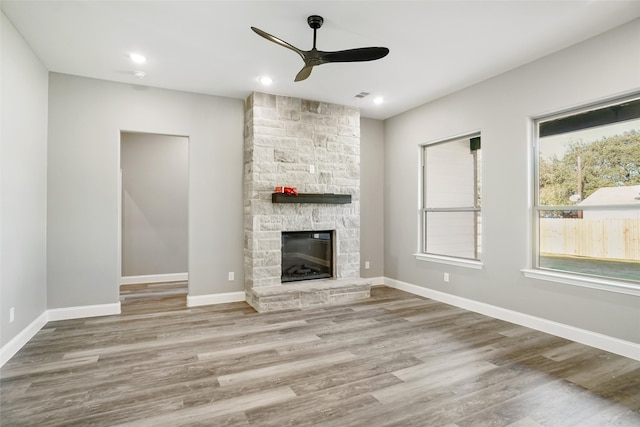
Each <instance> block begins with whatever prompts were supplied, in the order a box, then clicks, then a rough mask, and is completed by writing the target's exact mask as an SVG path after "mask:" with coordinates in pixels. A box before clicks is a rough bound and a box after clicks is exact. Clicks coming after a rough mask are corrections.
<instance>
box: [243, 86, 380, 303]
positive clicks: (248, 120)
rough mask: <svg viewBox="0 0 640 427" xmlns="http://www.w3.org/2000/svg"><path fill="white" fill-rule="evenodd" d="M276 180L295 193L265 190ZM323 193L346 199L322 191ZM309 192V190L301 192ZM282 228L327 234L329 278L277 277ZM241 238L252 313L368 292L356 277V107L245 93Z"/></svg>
mask: <svg viewBox="0 0 640 427" xmlns="http://www.w3.org/2000/svg"><path fill="white" fill-rule="evenodd" d="M277 186H287V187H296V188H297V190H298V192H299V193H300V197H298V198H296V197H297V196H295V195H289V196H285V195H282V197H285V199H282V198H280V199H278V200H280V201H282V202H281V203H278V202H277V201H278V200H276V198H275V197H272V193H274V189H275V187H277ZM329 194H335V195H342V196H343V197H349V198H350V200H349V202H345V201H337V202H336V201H335V200H333V199H335V198H332V197H324V198H323V197H322V196H327V195H329ZM309 195H311V196H314V197H310V198H309V197H304V196H309ZM316 195H317V196H319V197H315V196H316ZM283 232H285V233H286V232H313V233H314V234H318V235H319V233H331V235H332V238H333V243H332V255H331V256H332V264H333V266H332V273H331V277H330V278H326V279H316V278H312V279H313V280H295V281H284V283H283V268H282V238H283V237H282V236H283V234H282V233H283ZM312 236H313V234H312ZM244 239H245V242H244V251H245V258H244V259H245V292H246V296H247V302H248V303H249V304H250V305H251V306H253V307H254V308H255V309H256V310H257V311H259V312H263V311H271V310H281V309H290V308H304V307H311V306H317V305H323V304H329V303H338V302H348V301H354V300H358V299H363V298H368V297H369V292H370V287H371V283H370V281H368V280H364V279H361V278H360V113H359V111H358V110H357V109H355V108H351V107H346V106H342V105H335V104H328V103H323V102H317V101H308V100H303V99H298V98H290V97H284V96H277V95H269V94H263V93H254V94H252V95H250V96H249V98H248V99H247V102H246V104H245V147H244ZM315 243H318V242H315ZM300 269H301V270H303V271H304V270H307V269H306V268H304V267H301V268H300Z"/></svg>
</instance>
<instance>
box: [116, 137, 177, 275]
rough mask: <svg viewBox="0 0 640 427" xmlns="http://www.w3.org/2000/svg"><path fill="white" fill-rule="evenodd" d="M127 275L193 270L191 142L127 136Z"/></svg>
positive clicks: (123, 153) (123, 157)
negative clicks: (191, 263) (189, 250)
mask: <svg viewBox="0 0 640 427" xmlns="http://www.w3.org/2000/svg"><path fill="white" fill-rule="evenodd" d="M120 168H121V169H122V275H123V276H144V275H156V274H169V273H186V272H187V271H188V269H189V266H188V262H189V260H188V257H187V254H188V252H187V246H188V244H189V239H188V228H187V227H188V212H189V210H188V205H187V204H188V203H189V197H188V191H189V138H187V137H184V136H170V135H157V134H149V133H130V132H122V136H121V139H120Z"/></svg>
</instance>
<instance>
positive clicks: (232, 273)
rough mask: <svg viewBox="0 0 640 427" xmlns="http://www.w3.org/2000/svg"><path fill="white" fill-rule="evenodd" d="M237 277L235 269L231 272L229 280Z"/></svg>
mask: <svg viewBox="0 0 640 427" xmlns="http://www.w3.org/2000/svg"><path fill="white" fill-rule="evenodd" d="M235 278H236V274H235V273H234V272H233V271H230V272H229V281H230V282H232V281H234V280H235Z"/></svg>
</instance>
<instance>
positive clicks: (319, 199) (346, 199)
mask: <svg viewBox="0 0 640 427" xmlns="http://www.w3.org/2000/svg"><path fill="white" fill-rule="evenodd" d="M271 201H272V202H273V203H328V204H346V203H351V194H333V193H299V194H298V195H297V196H295V195H293V194H292V195H290V196H289V195H286V194H283V193H273V194H271Z"/></svg>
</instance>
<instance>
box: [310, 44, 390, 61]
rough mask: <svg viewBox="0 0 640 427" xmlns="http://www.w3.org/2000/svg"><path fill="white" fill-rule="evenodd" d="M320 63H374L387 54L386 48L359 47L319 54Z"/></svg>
mask: <svg viewBox="0 0 640 427" xmlns="http://www.w3.org/2000/svg"><path fill="white" fill-rule="evenodd" d="M319 53H320V57H321V59H322V62H360V61H374V60H376V59H380V58H384V57H385V56H387V54H389V49H387V48H386V47H361V48H359V49H347V50H339V51H336V52H319Z"/></svg>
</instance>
